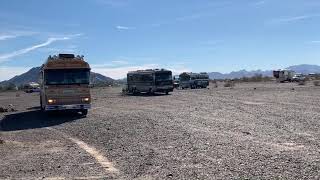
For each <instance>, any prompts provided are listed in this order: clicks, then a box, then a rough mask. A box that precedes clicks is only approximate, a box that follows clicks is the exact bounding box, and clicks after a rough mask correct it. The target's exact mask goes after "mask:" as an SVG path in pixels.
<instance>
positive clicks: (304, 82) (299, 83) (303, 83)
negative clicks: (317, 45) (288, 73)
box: [298, 81, 306, 86]
mask: <svg viewBox="0 0 320 180" xmlns="http://www.w3.org/2000/svg"><path fill="white" fill-rule="evenodd" d="M298 85H300V86H304V85H306V81H299V82H298Z"/></svg>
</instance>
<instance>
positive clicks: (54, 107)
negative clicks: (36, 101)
mask: <svg viewBox="0 0 320 180" xmlns="http://www.w3.org/2000/svg"><path fill="white" fill-rule="evenodd" d="M90 108H91V104H70V105H46V107H45V111H56V110H82V109H90Z"/></svg>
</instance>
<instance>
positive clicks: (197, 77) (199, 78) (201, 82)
mask: <svg viewBox="0 0 320 180" xmlns="http://www.w3.org/2000/svg"><path fill="white" fill-rule="evenodd" d="M179 79H180V87H181V88H182V89H185V88H191V89H195V88H206V87H208V86H209V75H208V74H207V73H205V72H203V73H192V72H190V73H188V72H184V73H182V74H180V75H179Z"/></svg>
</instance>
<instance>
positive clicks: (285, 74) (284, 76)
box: [273, 69, 295, 83]
mask: <svg viewBox="0 0 320 180" xmlns="http://www.w3.org/2000/svg"><path fill="white" fill-rule="evenodd" d="M294 75H295V72H294V71H292V70H286V69H284V70H276V71H273V77H275V78H276V80H277V82H281V83H283V82H292V81H293V77H294Z"/></svg>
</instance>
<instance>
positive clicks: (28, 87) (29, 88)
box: [23, 82, 40, 93]
mask: <svg viewBox="0 0 320 180" xmlns="http://www.w3.org/2000/svg"><path fill="white" fill-rule="evenodd" d="M23 89H24V92H26V93H33V92H40V84H39V83H35V82H30V83H27V84H25V85H24V86H23Z"/></svg>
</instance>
